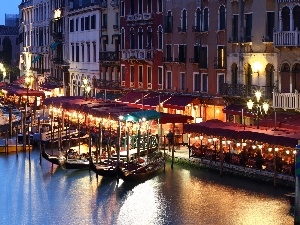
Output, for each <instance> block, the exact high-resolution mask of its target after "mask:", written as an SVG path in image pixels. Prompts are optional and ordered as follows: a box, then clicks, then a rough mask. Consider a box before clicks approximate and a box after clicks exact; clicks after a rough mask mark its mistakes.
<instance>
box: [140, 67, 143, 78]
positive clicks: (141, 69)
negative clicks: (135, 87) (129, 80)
mask: <svg viewBox="0 0 300 225" xmlns="http://www.w3.org/2000/svg"><path fill="white" fill-rule="evenodd" d="M139 82H143V66H139Z"/></svg>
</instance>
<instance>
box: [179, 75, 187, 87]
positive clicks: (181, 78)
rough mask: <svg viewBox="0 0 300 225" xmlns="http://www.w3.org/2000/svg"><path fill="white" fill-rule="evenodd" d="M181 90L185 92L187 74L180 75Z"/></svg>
mask: <svg viewBox="0 0 300 225" xmlns="http://www.w3.org/2000/svg"><path fill="white" fill-rule="evenodd" d="M179 79H180V90H185V88H186V87H185V73H180V78H179Z"/></svg>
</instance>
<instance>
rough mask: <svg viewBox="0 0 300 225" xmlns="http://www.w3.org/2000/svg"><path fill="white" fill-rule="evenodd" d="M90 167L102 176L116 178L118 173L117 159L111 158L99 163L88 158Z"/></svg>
mask: <svg viewBox="0 0 300 225" xmlns="http://www.w3.org/2000/svg"><path fill="white" fill-rule="evenodd" d="M90 169H91V170H92V171H93V172H95V173H96V174H97V175H99V176H102V177H111V178H117V175H118V165H117V161H114V160H112V159H108V160H106V161H104V162H99V163H94V162H93V160H91V159H90Z"/></svg>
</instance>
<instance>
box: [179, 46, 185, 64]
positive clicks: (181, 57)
mask: <svg viewBox="0 0 300 225" xmlns="http://www.w3.org/2000/svg"><path fill="white" fill-rule="evenodd" d="M178 56H179V62H182V63H185V62H186V45H179V53H178Z"/></svg>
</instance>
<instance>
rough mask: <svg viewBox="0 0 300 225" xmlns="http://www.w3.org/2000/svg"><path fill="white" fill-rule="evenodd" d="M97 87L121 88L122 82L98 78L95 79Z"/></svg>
mask: <svg viewBox="0 0 300 225" xmlns="http://www.w3.org/2000/svg"><path fill="white" fill-rule="evenodd" d="M94 84H95V88H99V89H112V90H115V89H120V88H121V84H120V81H118V80H104V79H96V80H95V83H94Z"/></svg>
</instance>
